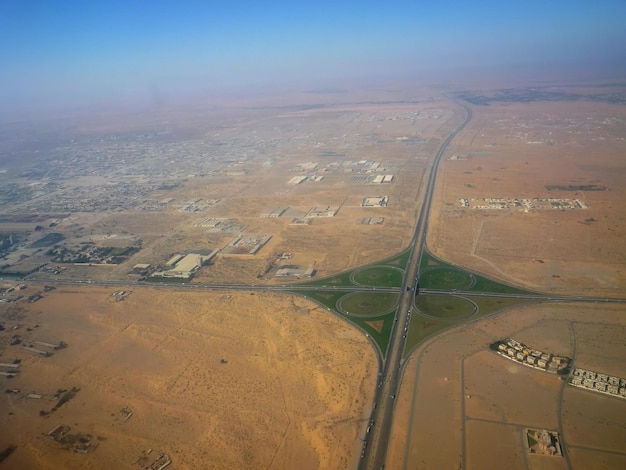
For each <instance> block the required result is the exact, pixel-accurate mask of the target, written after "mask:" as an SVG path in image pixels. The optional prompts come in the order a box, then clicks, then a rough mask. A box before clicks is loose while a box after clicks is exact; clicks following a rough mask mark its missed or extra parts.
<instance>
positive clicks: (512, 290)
mask: <svg viewBox="0 0 626 470" xmlns="http://www.w3.org/2000/svg"><path fill="white" fill-rule="evenodd" d="M433 267H434V268H436V269H432V268H433ZM439 270H441V271H444V272H448V273H449V274H448V276H449V281H446V280H445V279H438V278H437V277H435V278H434V279H433V278H432V276H435V275H434V274H433V275H432V276H431V279H430V282H431V283H434V284H435V285H437V283H446V282H450V283H452V282H453V281H454V278H455V276H453V275H452V272H455V273H459V274H461V275H463V276H465V277H467V278H469V276H470V274H471V275H472V276H473V277H474V280H475V282H474V284H473V285H472V286H471V287H467V288H465V287H463V289H465V290H467V291H468V292H485V293H493V294H534V292H530V291H527V290H524V289H519V288H517V287H513V286H509V285H508V284H503V283H501V282H498V281H494V280H491V279H489V278H487V277H485V276H481V275H479V274H474V273H472V272H471V271H469V270H465V269H460V268H457V267H456V266H454V265H452V264H449V263H446V262H445V261H442V260H440V259H439V258H437V257H435V256H433V255H432V254H431V253H429V252H428V251H424V253H423V254H422V259H421V262H420V280H419V286H420V287H421V288H424V289H442V290H443V289H459V288H458V287H438V286H435V285H427V284H424V283H425V282H429V278H428V273H430V272H435V271H439ZM422 272H423V274H422ZM422 276H425V277H426V279H423V277H422ZM443 277H445V276H443ZM459 279H460V278H459ZM468 284H469V282H468V283H466V284H465V285H468Z"/></svg>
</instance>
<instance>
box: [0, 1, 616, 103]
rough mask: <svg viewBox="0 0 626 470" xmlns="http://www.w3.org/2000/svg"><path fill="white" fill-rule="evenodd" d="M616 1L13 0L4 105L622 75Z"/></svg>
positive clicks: (5, 17)
mask: <svg viewBox="0 0 626 470" xmlns="http://www.w3.org/2000/svg"><path fill="white" fill-rule="evenodd" d="M624 17H626V3H624V2H622V1H607V0H601V1H598V2H594V3H593V4H591V3H589V4H581V3H578V2H565V1H561V0H558V1H554V2H547V3H546V2H538V1H534V0H533V1H525V2H514V3H511V2H491V1H488V2H480V5H472V6H471V8H469V5H467V4H466V3H464V2H458V1H445V2H428V3H427V4H422V2H414V4H409V3H406V2H399V1H392V2H388V3H384V4H383V3H380V2H342V3H341V4H340V5H337V4H335V2H317V3H314V4H307V5H291V4H285V5H283V4H281V3H279V2H271V1H270V2H263V3H262V4H259V3H255V2H249V1H242V2H238V3H235V4H224V3H219V4H217V3H214V2H194V1H182V2H176V3H174V2H156V3H147V2H143V3H141V2H140V3H135V4H133V2H124V1H118V2H116V1H113V2H106V3H103V2H102V3H84V2H71V1H50V2H37V1H34V2H27V1H25V2H19V3H17V2H16V3H15V4H6V3H5V4H4V5H2V6H1V7H0V18H2V19H0V26H1V31H2V33H0V34H2V39H3V44H4V47H3V48H2V50H0V60H1V63H2V64H3V67H2V68H3V72H2V73H0V102H2V103H3V105H2V108H4V110H5V112H6V111H7V110H17V111H19V110H24V109H33V108H41V109H45V108H53V109H54V108H68V107H76V106H91V105H98V104H110V103H133V104H139V105H141V104H145V105H156V106H159V105H161V104H164V103H167V102H168V100H180V99H192V98H193V99H199V98H200V99H202V98H206V99H210V97H212V96H217V95H221V96H228V95H236V94H242V93H243V94H246V93H247V94H254V93H258V92H261V91H264V92H267V93H275V92H276V91H277V90H290V91H306V90H310V89H316V88H324V87H333V86H337V85H338V86H356V87H367V86H376V85H379V84H382V83H394V82H396V83H411V82H415V83H417V82H421V84H424V85H426V84H432V83H437V82H438V81H441V82H442V83H449V84H450V83H451V84H463V83H464V82H468V83H471V82H472V81H474V82H477V81H479V80H480V79H484V80H485V81H486V82H490V81H491V82H494V81H496V80H497V78H498V77H500V79H502V80H505V81H506V80H512V79H514V78H519V79H520V80H522V79H527V80H531V81H533V80H535V81H541V80H550V79H554V78H557V77H558V76H559V72H558V71H559V70H560V71H561V72H562V73H561V74H560V75H561V76H562V77H563V78H568V79H575V78H577V77H579V78H584V79H587V78H588V79H602V78H607V79H611V78H615V77H617V78H620V77H626V74H625V73H624V71H625V70H626V51H624V50H623V44H626V29H625V28H624V27H623V18H624Z"/></svg>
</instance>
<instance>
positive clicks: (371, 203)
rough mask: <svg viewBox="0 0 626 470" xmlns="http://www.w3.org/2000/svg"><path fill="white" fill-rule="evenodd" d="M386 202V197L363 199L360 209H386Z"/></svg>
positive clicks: (387, 199)
mask: <svg viewBox="0 0 626 470" xmlns="http://www.w3.org/2000/svg"><path fill="white" fill-rule="evenodd" d="M388 202H389V198H388V197H387V196H376V197H364V198H363V201H362V202H361V207H387V203H388Z"/></svg>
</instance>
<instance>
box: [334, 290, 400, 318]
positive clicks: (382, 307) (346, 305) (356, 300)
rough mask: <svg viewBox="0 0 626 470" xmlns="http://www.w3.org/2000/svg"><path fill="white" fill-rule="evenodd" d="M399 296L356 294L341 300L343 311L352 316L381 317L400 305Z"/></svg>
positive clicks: (372, 293) (373, 293) (381, 293)
mask: <svg viewBox="0 0 626 470" xmlns="http://www.w3.org/2000/svg"><path fill="white" fill-rule="evenodd" d="M398 297H399V294H392V293H383V292H355V293H352V294H348V295H347V296H345V297H344V298H342V299H341V301H340V304H339V306H340V307H341V311H342V312H345V313H348V314H351V315H364V316H371V315H381V314H383V313H387V312H388V311H389V310H391V309H392V308H394V307H395V305H396V304H397V303H398Z"/></svg>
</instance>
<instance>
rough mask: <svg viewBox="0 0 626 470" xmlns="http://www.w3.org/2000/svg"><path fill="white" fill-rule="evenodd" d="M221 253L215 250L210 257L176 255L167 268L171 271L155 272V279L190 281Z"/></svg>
mask: <svg viewBox="0 0 626 470" xmlns="http://www.w3.org/2000/svg"><path fill="white" fill-rule="evenodd" d="M218 252H219V250H213V251H212V252H211V253H210V254H209V255H207V256H204V255H199V254H197V253H189V254H188V255H174V256H172V258H170V259H169V260H168V261H167V263H165V266H168V267H169V269H166V270H164V271H158V272H155V273H154V274H153V275H152V276H153V277H163V278H177V279H190V278H192V277H193V275H194V274H195V273H196V272H198V270H199V269H200V268H201V267H202V266H203V265H204V264H206V263H208V262H209V261H211V260H212V259H213V258H214V257H215V256H216V255H217V253H218Z"/></svg>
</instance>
